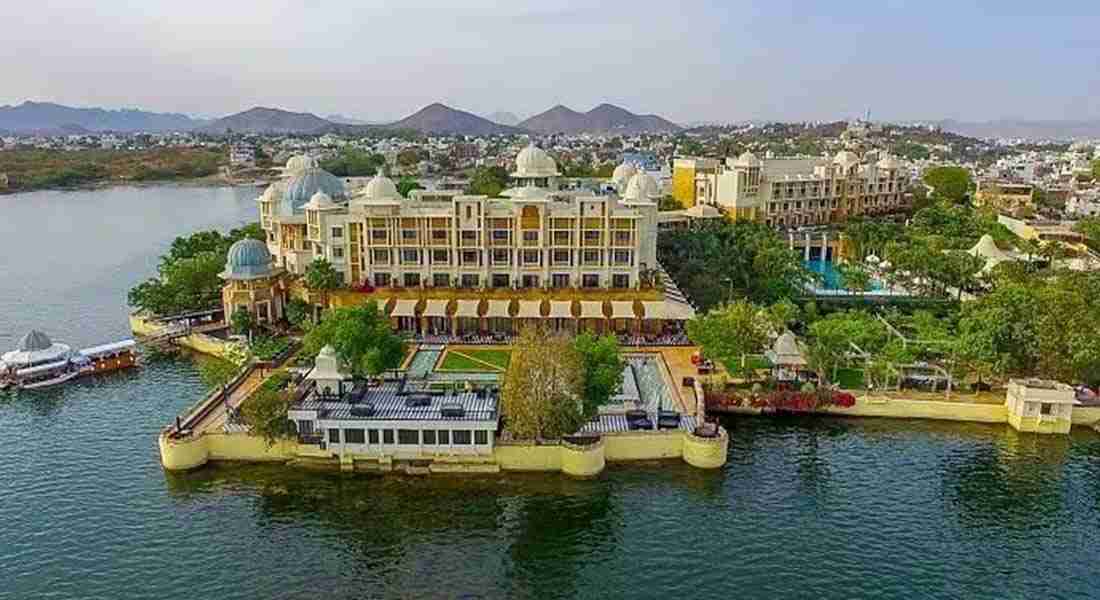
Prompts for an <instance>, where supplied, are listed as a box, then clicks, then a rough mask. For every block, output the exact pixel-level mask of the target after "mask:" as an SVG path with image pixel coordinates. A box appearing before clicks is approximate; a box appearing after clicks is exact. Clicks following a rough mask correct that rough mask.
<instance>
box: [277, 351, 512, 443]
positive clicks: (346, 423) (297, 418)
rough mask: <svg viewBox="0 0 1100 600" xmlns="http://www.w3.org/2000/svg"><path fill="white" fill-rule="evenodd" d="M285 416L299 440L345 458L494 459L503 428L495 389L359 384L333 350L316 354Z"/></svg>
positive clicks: (417, 383) (418, 383)
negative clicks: (301, 389) (342, 368)
mask: <svg viewBox="0 0 1100 600" xmlns="http://www.w3.org/2000/svg"><path fill="white" fill-rule="evenodd" d="M305 380H306V385H305V386H304V390H306V391H305V392H304V393H300V395H299V396H300V397H299V399H298V400H297V401H296V402H295V403H294V404H293V405H292V406H291V408H290V410H289V411H288V412H287V418H288V419H289V420H290V421H291V422H293V424H294V427H295V428H296V430H297V433H298V438H299V441H300V442H302V443H308V444H315V445H317V446H318V447H319V448H320V449H321V450H322V451H324V452H325V453H327V454H331V455H334V456H339V457H341V459H343V460H348V459H351V458H353V457H354V458H366V459H371V458H373V459H387V458H389V459H392V458H396V459H432V458H438V457H447V456H491V455H492V453H493V444H494V441H495V439H496V434H497V430H498V428H499V424H500V413H499V411H498V400H497V396H496V394H495V392H489V391H484V390H482V391H476V392H475V391H457V392H456V391H453V390H452V391H443V390H439V389H432V388H429V387H428V386H427V385H426V382H424V381H415V380H407V379H392V380H379V381H373V382H372V381H366V380H356V381H353V380H352V379H351V378H350V377H348V376H346V375H344V374H342V373H341V372H340V370H339V368H338V366H337V358H336V355H335V353H334V352H333V351H332V349H331V348H328V347H326V348H324V349H323V350H322V351H321V353H320V354H319V355H318V356H317V360H316V364H315V366H314V368H313V370H311V371H310V373H309V374H307V375H306V378H305Z"/></svg>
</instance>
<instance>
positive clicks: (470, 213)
mask: <svg viewBox="0 0 1100 600" xmlns="http://www.w3.org/2000/svg"><path fill="white" fill-rule="evenodd" d="M466 218H467V219H472V218H474V208H473V207H472V206H467V207H466Z"/></svg>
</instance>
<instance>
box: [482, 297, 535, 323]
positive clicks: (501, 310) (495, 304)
mask: <svg viewBox="0 0 1100 600" xmlns="http://www.w3.org/2000/svg"><path fill="white" fill-rule="evenodd" d="M524 302H528V301H526V300H520V310H523V303H524ZM511 304H512V301H511V300H489V306H488V307H487V308H486V310H485V316H486V317H489V318H491V319H507V318H508V317H510V316H511V315H510V314H509V313H508V306H509V305H511ZM532 304H534V305H535V316H534V317H532V318H536V319H537V318H538V313H539V303H538V302H532Z"/></svg>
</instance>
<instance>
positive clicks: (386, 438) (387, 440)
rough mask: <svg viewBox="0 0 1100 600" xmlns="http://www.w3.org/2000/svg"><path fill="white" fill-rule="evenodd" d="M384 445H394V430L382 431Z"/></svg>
mask: <svg viewBox="0 0 1100 600" xmlns="http://www.w3.org/2000/svg"><path fill="white" fill-rule="evenodd" d="M382 443H383V444H392V443H393V430H392V429H383V430H382Z"/></svg>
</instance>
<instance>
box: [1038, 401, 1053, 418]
mask: <svg viewBox="0 0 1100 600" xmlns="http://www.w3.org/2000/svg"><path fill="white" fill-rule="evenodd" d="M1053 408H1054V405H1053V404H1047V403H1046V402H1044V403H1042V404H1040V405H1039V414H1041V415H1049V414H1050V413H1051V412H1052V409H1053Z"/></svg>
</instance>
